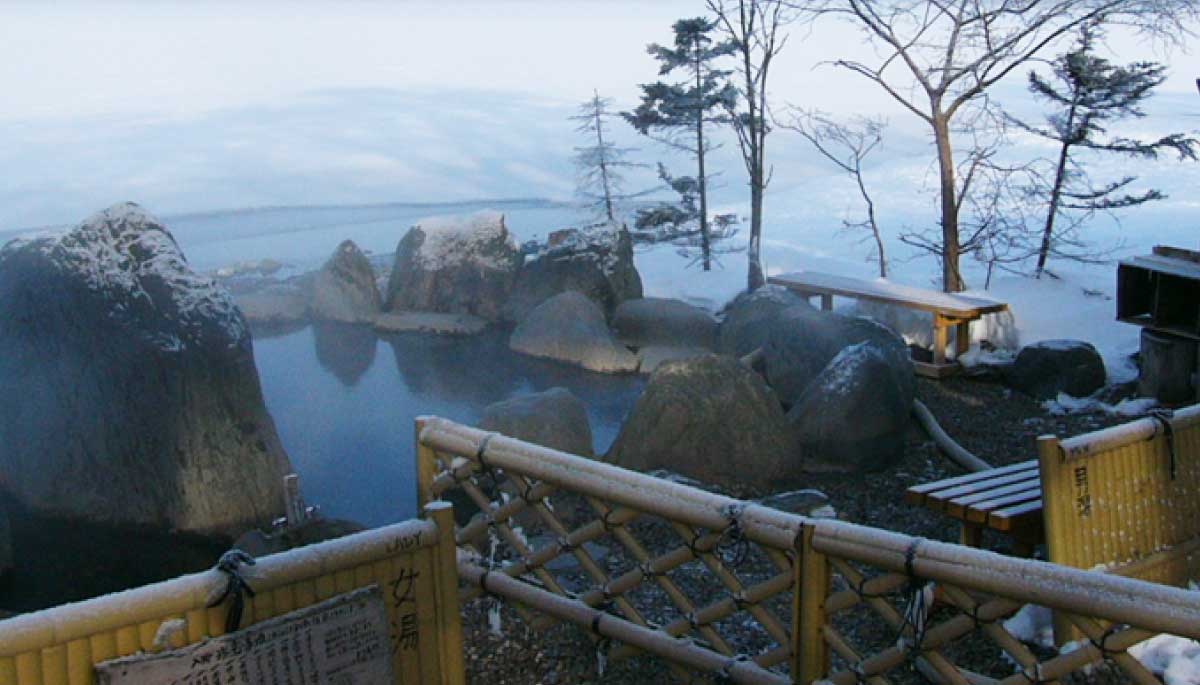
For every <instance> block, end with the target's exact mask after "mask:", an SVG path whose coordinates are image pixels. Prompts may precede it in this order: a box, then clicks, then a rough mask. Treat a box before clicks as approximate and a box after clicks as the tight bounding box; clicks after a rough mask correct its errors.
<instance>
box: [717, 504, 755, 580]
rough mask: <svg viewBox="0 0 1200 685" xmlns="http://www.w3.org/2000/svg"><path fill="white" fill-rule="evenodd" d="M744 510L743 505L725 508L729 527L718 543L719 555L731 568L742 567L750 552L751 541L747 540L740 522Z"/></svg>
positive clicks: (722, 532)
mask: <svg viewBox="0 0 1200 685" xmlns="http://www.w3.org/2000/svg"><path fill="white" fill-rule="evenodd" d="M744 509H745V507H744V505H741V504H731V505H729V506H728V507H726V508H725V516H726V518H728V519H729V525H728V526H726V527H725V530H723V531H721V539H720V541H718V542H717V555H718V556H719V557H720V558H721V561H723V562H725V564H727V565H729V566H740V565H741V563H742V562H743V561H745V560H746V555H747V554H748V553H749V551H750V541H749V540H747V539H746V533H745V532H744V531H743V530H742V524H741V520H740V517H741V515H742V511H743V510H744Z"/></svg>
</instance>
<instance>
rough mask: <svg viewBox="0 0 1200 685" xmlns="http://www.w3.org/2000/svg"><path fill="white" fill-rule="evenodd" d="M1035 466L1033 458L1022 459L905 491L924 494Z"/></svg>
mask: <svg viewBox="0 0 1200 685" xmlns="http://www.w3.org/2000/svg"><path fill="white" fill-rule="evenodd" d="M1037 467H1038V466H1037V461H1035V460H1030V461H1023V462H1020V463H1018V464H1010V465H1008V466H1001V467H999V468H995V469H989V470H987V471H978V472H975V473H968V474H966V475H965V476H954V477H952V478H943V479H942V480H935V481H932V482H929V483H921V484H919V485H914V486H912V487H910V488H909V489H908V491H907V492H911V493H914V494H918V495H924V494H926V493H929V492H933V491H936V490H945V489H947V488H951V487H954V486H957V485H966V484H968V483H974V482H976V481H980V480H986V479H988V478H994V477H996V476H1004V475H1007V474H1010V473H1015V472H1017V471H1029V470H1032V471H1034V472H1036V471H1037ZM918 503H919V502H918Z"/></svg>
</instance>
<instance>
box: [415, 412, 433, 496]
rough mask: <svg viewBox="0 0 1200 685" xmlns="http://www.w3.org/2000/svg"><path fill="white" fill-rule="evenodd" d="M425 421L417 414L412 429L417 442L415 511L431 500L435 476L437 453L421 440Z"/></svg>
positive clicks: (425, 419)
mask: <svg viewBox="0 0 1200 685" xmlns="http://www.w3.org/2000/svg"><path fill="white" fill-rule="evenodd" d="M427 421H428V419H427V417H424V416H418V417H417V419H416V421H415V422H414V424H415V425H414V429H413V435H414V436H415V440H416V443H417V449H416V452H415V454H416V459H417V511H422V510H423V509H424V507H425V505H426V504H428V503H430V502H432V501H433V499H434V495H433V481H434V478H435V477H436V476H437V455H436V453H435V452H434V450H433V448H432V447H430V446H428V445H426V444H425V443H424V442H422V441H421V431H423V430H425V424H426V423H427Z"/></svg>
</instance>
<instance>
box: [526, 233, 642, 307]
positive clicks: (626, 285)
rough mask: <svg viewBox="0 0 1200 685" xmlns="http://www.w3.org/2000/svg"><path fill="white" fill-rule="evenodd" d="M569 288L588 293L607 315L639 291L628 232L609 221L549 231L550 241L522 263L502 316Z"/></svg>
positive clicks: (640, 288) (639, 277)
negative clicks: (622, 230) (577, 227)
mask: <svg viewBox="0 0 1200 685" xmlns="http://www.w3.org/2000/svg"><path fill="white" fill-rule="evenodd" d="M568 290H575V291H577V292H580V293H583V294H584V295H587V296H588V297H589V298H591V299H592V300H593V301H594V302H595V303H596V304H598V305H599V306H600V308H601V309H603V310H604V313H605V315H606V316H611V315H612V313H613V310H614V309H615V308H616V307H617V305H619V304H621V303H622V302H624V301H626V300H630V299H634V298H638V297H641V296H642V279H641V276H640V275H638V272H637V269H636V268H635V267H634V265H633V246H632V243H631V242H630V240H629V237H628V236H627V235H625V234H624V233H622V232H621V231H620V230H619V228H618V227H616V226H612V225H609V224H600V225H597V226H589V227H586V228H583V229H564V230H561V231H555V232H554V233H551V234H550V239H549V241H548V245H547V246H546V247H545V248H543V249H541V250H540V251H539V252H537V253H536V254H535V255H534V256H533V259H530V260H528V261H526V262H525V264H524V265H523V266H522V267H521V271H520V273H519V274H518V276H517V282H516V285H515V286H514V287H513V291H512V294H511V295H510V296H509V299H508V302H507V303H505V306H504V318H505V320H507V321H511V322H513V323H519V322H520V321H521V320H522V319H524V318H525V316H526V315H527V314H528V313H529V312H530V311H532V310H533V308H534V307H536V306H538V305H539V304H541V303H542V302H545V301H546V300H547V299H549V298H551V297H553V296H555V295H557V294H559V293H562V292H566V291H568Z"/></svg>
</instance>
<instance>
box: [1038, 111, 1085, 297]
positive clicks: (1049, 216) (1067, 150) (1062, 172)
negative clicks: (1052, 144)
mask: <svg viewBox="0 0 1200 685" xmlns="http://www.w3.org/2000/svg"><path fill="white" fill-rule="evenodd" d="M1078 98H1079V96H1078V93H1077V94H1076V95H1075V99H1074V100H1072V101H1071V109H1070V110H1069V111H1068V112H1067V123H1066V127H1065V129H1066V131H1067V134H1068V136H1070V135H1073V134H1074V131H1075V108H1076V107H1077V102H1078ZM1070 156H1071V142H1070V140H1067V139H1066V137H1064V140H1063V141H1062V149H1061V150H1059V152H1058V168H1057V169H1055V170H1054V187H1053V188H1051V189H1050V207H1049V208H1048V209H1047V210H1046V227H1045V228H1044V229H1043V230H1042V244H1041V247H1039V248H1038V260H1037V272H1036V273H1037V277H1038V278H1041V277H1042V271H1044V270H1045V268H1046V259H1047V258H1048V257H1049V256H1050V238H1051V236H1052V235H1053V234H1054V217H1055V216H1056V215H1057V214H1058V203H1059V202H1061V201H1062V187H1063V183H1064V182H1065V181H1066V178H1067V160H1068V159H1069V158H1070Z"/></svg>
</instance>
